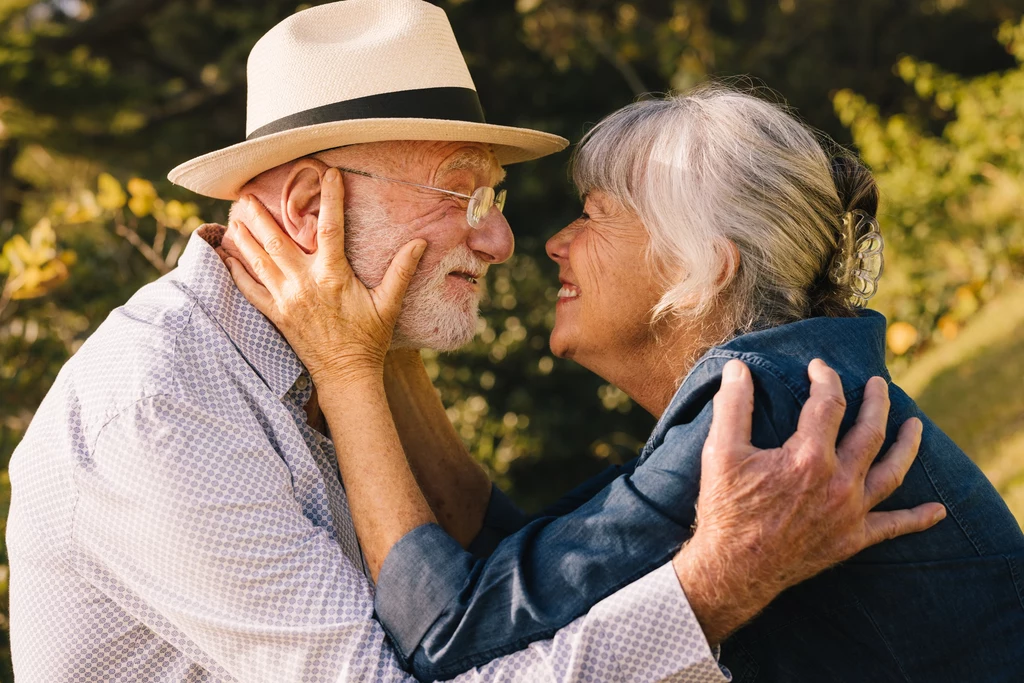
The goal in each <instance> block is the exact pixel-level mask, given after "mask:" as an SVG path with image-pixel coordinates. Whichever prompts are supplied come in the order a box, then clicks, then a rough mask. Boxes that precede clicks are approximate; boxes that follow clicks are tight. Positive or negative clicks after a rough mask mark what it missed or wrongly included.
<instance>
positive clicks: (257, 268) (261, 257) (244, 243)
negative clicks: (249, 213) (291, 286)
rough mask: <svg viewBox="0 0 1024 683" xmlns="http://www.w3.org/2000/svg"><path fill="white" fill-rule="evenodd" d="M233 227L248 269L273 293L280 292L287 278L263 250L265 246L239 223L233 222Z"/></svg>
mask: <svg viewBox="0 0 1024 683" xmlns="http://www.w3.org/2000/svg"><path fill="white" fill-rule="evenodd" d="M231 225H232V226H233V227H234V228H235V229H234V230H233V231H232V234H233V236H234V241H235V245H236V246H237V247H238V251H240V252H241V254H242V258H244V259H245V264H246V266H248V269H249V270H250V271H251V272H252V274H253V275H255V276H256V279H258V280H259V281H260V282H261V283H262V284H263V286H264V287H266V288H267V289H269V290H270V291H271V293H274V292H278V291H280V286H281V283H282V282H284V280H285V276H284V274H283V273H282V272H281V269H280V268H278V266H277V263H276V262H275V261H274V259H272V258H271V257H270V255H269V254H267V252H266V251H265V250H264V249H263V245H261V244H260V243H259V242H257V241H256V238H255V237H253V236H252V234H251V233H250V232H249V231H248V230H246V229H245V227H244V226H241V225H239V223H238V221H231Z"/></svg>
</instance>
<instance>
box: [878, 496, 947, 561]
mask: <svg viewBox="0 0 1024 683" xmlns="http://www.w3.org/2000/svg"><path fill="white" fill-rule="evenodd" d="M945 517H946V508H945V507H943V506H942V504H941V503H924V504H923V505H918V506H917V507H916V508H911V509H909V510H892V511H890V512H869V513H868V517H867V520H866V521H865V525H866V527H865V528H866V533H865V537H866V541H867V545H866V546H864V547H865V548H866V547H868V546H872V545H875V544H876V543H881V542H882V541H888V540H890V539H893V538H896V537H897V536H903V535H905V534H913V533H917V532H919V531H924V530H925V529H930V528H931V527H933V526H935V525H936V524H938V523H939V522H941V521H942V520H943V519H944V518H945ZM861 550H863V548H861Z"/></svg>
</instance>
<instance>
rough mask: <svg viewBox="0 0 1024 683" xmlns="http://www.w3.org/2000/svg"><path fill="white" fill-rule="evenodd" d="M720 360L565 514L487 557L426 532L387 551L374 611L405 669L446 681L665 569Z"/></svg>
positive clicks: (760, 414)
mask: <svg viewBox="0 0 1024 683" xmlns="http://www.w3.org/2000/svg"><path fill="white" fill-rule="evenodd" d="M727 360H728V357H724V358H720V359H712V360H711V362H708V363H704V364H703V365H702V367H701V368H700V369H699V370H700V371H699V372H695V373H691V375H690V377H689V379H688V380H687V382H686V384H685V385H684V388H687V387H688V389H687V391H688V394H689V395H691V396H692V397H693V400H692V401H682V402H679V401H673V406H672V407H670V410H669V411H667V412H666V415H665V416H663V420H662V422H663V423H665V421H666V420H668V424H669V425H670V426H668V428H667V429H662V430H661V431H660V433H659V430H658V429H656V431H655V435H654V437H652V442H651V443H649V444H648V447H647V448H645V451H644V455H643V456H641V459H640V462H639V464H638V465H637V467H636V469H635V471H633V472H632V473H630V474H627V475H624V476H620V477H618V478H617V479H615V480H614V481H612V482H611V483H610V484H609V485H608V486H606V487H605V488H604V489H602V490H601V491H600V492H598V493H596V495H594V496H593V497H592V498H591V499H590V500H588V501H587V502H586V503H584V504H582V505H580V506H579V507H577V508H576V509H575V510H573V511H572V512H570V513H568V514H565V515H562V516H558V517H551V516H549V517H540V518H538V519H535V520H533V521H532V522H530V523H528V524H526V525H525V526H524V527H523V528H521V529H520V530H519V531H517V532H516V533H515V534H513V535H511V536H509V537H507V538H506V539H504V540H503V541H502V542H501V543H500V544H499V545H498V546H497V548H496V549H495V550H494V552H493V553H492V554H491V555H490V557H488V558H486V559H484V558H478V557H474V556H473V555H472V554H471V553H469V552H466V551H464V550H462V548H460V547H459V545H458V544H457V543H456V542H455V541H454V540H452V539H451V538H449V537H448V536H447V535H446V534H445V533H444V531H443V530H442V529H441V528H440V527H438V526H436V525H426V526H422V527H419V528H417V529H414V530H413V531H412V532H410V533H409V534H407V535H406V536H405V537H403V538H402V539H401V540H400V541H399V542H398V543H397V544H395V546H394V547H393V548H392V550H391V552H390V553H389V554H388V557H387V558H386V559H385V562H384V565H383V567H382V568H381V572H380V576H379V579H378V584H377V593H376V603H375V604H376V609H377V616H378V618H379V619H380V621H381V623H382V624H383V625H384V628H385V630H386V631H387V632H388V633H389V635H390V636H391V638H392V641H393V643H394V645H395V647H396V650H397V652H398V653H399V657H400V658H401V659H402V660H403V664H405V665H406V666H409V667H411V668H412V671H413V672H414V673H415V674H416V676H417V677H419V678H421V679H443V678H448V677H451V676H454V675H455V674H457V673H459V672H461V671H465V670H467V669H469V668H471V667H473V666H477V665H480V664H482V663H484V662H487V661H488V660H490V659H492V658H494V657H496V656H499V655H502V654H506V653H509V652H514V651H516V650H518V649H521V648H523V647H525V646H526V645H527V644H529V643H530V642H533V641H537V640H542V639H545V638H549V637H550V636H551V635H552V634H553V633H554V632H555V631H556V630H558V629H559V628H560V627H562V626H564V625H565V624H567V623H569V622H570V621H572V620H573V619H575V618H577V617H579V616H581V615H583V614H585V613H586V612H587V611H588V610H589V609H590V607H592V606H593V605H594V604H596V603H597V602H599V601H600V600H602V599H603V598H605V597H607V596H609V595H611V594H612V593H614V592H615V591H616V590H618V589H619V588H621V587H623V586H625V585H627V584H628V583H630V582H632V581H634V580H635V579H637V578H639V577H640V576H643V575H645V574H647V573H648V572H650V571H651V570H653V569H655V568H657V567H658V566H660V565H662V564H664V563H665V562H666V561H668V560H669V559H670V558H671V557H672V555H673V554H674V553H675V552H676V551H677V550H678V548H679V546H680V545H681V544H682V543H683V542H684V541H685V540H686V539H687V538H689V536H690V533H691V526H692V524H693V522H694V516H695V504H696V499H697V492H698V485H699V482H700V457H701V451H702V449H703V445H704V440H705V438H706V437H707V434H708V430H709V429H710V426H711V398H712V397H713V396H714V393H715V391H716V390H717V388H718V385H719V383H720V381H721V367H722V366H723V365H724V364H725V362H726V361H727ZM752 369H753V368H752ZM755 385H756V386H757V387H758V396H757V398H756V400H755V404H756V406H757V409H756V410H755V436H756V437H757V438H759V441H757V442H756V443H757V445H759V446H761V447H771V446H773V445H777V444H773V443H769V442H768V441H771V440H773V438H772V435H773V434H774V431H773V430H770V425H769V426H768V427H769V429H768V430H767V433H766V429H765V422H766V421H767V417H766V413H765V412H764V409H763V408H764V404H765V403H767V402H769V401H770V393H772V392H771V390H768V389H766V388H765V387H764V386H763V385H762V384H761V383H760V382H758V373H756V372H755ZM775 389H777V387H776V388H775ZM681 391H682V390H681ZM677 398H678V396H677ZM758 424H759V425H760V427H761V428H760V429H758V428H757V425H758ZM660 426H662V425H661V424H659V427H660Z"/></svg>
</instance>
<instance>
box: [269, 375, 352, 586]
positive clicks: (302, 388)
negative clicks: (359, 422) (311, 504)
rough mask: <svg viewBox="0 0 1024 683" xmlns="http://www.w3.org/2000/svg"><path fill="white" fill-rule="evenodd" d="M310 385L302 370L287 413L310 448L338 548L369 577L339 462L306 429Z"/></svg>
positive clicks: (324, 440) (324, 441) (326, 442)
mask: <svg viewBox="0 0 1024 683" xmlns="http://www.w3.org/2000/svg"><path fill="white" fill-rule="evenodd" d="M312 391H313V384H312V382H311V381H310V379H309V374H308V373H307V372H306V371H305V370H304V371H303V372H302V374H301V375H299V377H298V379H296V380H295V384H294V385H293V386H292V388H291V390H289V392H288V395H287V404H288V409H289V411H290V412H291V413H292V416H293V417H294V418H295V422H296V424H297V425H298V428H299V432H300V433H301V434H302V438H303V440H304V441H305V442H306V446H307V447H308V448H309V452H310V454H311V455H312V456H313V461H314V462H315V463H316V465H317V467H318V468H319V470H320V475H321V478H322V481H323V484H324V491H325V493H326V496H327V505H328V508H329V510H330V516H331V522H332V528H333V531H334V536H335V539H336V540H337V542H338V545H339V546H341V550H342V552H343V553H344V554H345V557H347V558H348V559H349V561H351V562H352V564H353V566H355V567H357V568H359V570H360V571H362V572H363V573H364V574H366V575H367V577H369V568H368V567H367V565H366V561H365V558H364V557H363V553H362V549H361V548H360V547H359V539H358V537H357V536H356V530H355V526H354V525H353V523H352V515H351V512H350V511H349V507H348V496H346V495H345V487H344V486H343V484H342V482H341V478H340V475H339V473H338V460H337V454H336V451H335V448H334V443H333V441H331V439H330V438H329V437H328V436H326V435H324V434H321V433H320V432H318V431H317V430H315V429H313V428H312V427H310V426H309V422H308V416H307V414H306V411H305V406H306V404H307V403H308V402H309V398H310V396H311V395H312Z"/></svg>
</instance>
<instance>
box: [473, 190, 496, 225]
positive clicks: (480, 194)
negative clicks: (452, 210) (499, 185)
mask: <svg viewBox="0 0 1024 683" xmlns="http://www.w3.org/2000/svg"><path fill="white" fill-rule="evenodd" d="M492 206H497V207H498V211H502V210H504V208H505V190H502V191H501V192H499V193H498V194H497V196H495V194H494V188H493V187H478V188H476V189H475V190H473V194H472V196H471V197H470V200H469V206H467V207H466V221H467V222H468V223H469V226H470V227H471V228H475V227H476V226H478V225H480V221H482V220H483V219H484V217H485V216H486V215H487V213H488V212H489V211H490V210H491V207H492Z"/></svg>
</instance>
